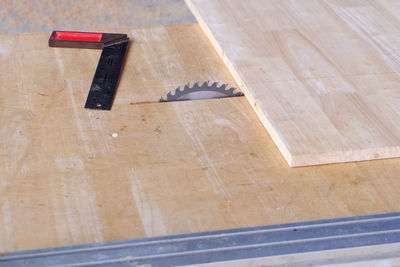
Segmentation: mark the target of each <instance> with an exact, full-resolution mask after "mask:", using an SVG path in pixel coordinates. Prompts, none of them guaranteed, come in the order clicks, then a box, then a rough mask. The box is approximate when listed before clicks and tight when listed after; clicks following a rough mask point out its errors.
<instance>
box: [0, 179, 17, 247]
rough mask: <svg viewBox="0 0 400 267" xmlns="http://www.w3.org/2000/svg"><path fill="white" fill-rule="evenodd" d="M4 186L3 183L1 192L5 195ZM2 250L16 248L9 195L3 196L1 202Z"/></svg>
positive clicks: (0, 234) (0, 229)
mask: <svg viewBox="0 0 400 267" xmlns="http://www.w3.org/2000/svg"><path fill="white" fill-rule="evenodd" d="M3 189H4V186H3V185H1V187H0V193H1V195H2V196H5V193H4V191H5V190H3ZM0 213H1V216H0V236H1V238H0V252H5V251H12V250H14V238H13V234H14V229H13V223H12V217H11V210H10V204H9V202H8V198H7V197H2V202H0Z"/></svg>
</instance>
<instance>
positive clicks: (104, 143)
mask: <svg viewBox="0 0 400 267" xmlns="http://www.w3.org/2000/svg"><path fill="white" fill-rule="evenodd" d="M87 115H88V118H89V122H90V126H91V127H92V130H94V133H95V135H96V141H97V142H96V144H98V145H99V147H100V149H101V152H102V153H108V152H115V151H116V150H115V147H114V146H113V143H112V142H111V139H110V132H108V131H107V130H106V129H105V127H104V125H103V123H102V120H100V119H99V118H98V117H97V115H96V114H95V113H93V112H88V114H87Z"/></svg>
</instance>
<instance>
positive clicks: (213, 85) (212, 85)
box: [209, 82, 218, 90]
mask: <svg viewBox="0 0 400 267" xmlns="http://www.w3.org/2000/svg"><path fill="white" fill-rule="evenodd" d="M209 87H210V88H213V89H214V90H216V89H218V82H213V83H212V84H211V86H209Z"/></svg>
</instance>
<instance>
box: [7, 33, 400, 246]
mask: <svg viewBox="0 0 400 267" xmlns="http://www.w3.org/2000/svg"><path fill="white" fill-rule="evenodd" d="M121 31H122V30H121ZM128 32H129V33H130V35H131V37H133V38H134V39H135V41H134V42H133V43H132V44H131V47H130V49H129V56H128V60H127V62H126V65H125V68H124V74H123V76H122V78H121V82H120V87H119V90H118V93H117V98H116V101H115V103H114V106H113V109H112V111H111V112H108V111H94V110H87V109H84V108H83V105H84V102H85V98H86V96H87V92H88V88H89V87H90V82H91V79H92V77H93V73H94V70H95V67H96V64H97V60H98V57H99V54H100V52H99V51H92V50H74V49H54V48H48V47H47V38H48V35H46V34H27V35H2V36H0V84H1V86H0V92H1V95H2V96H3V97H2V98H0V125H1V127H0V140H1V142H0V251H1V252H9V251H16V250H24V249H36V248H45V247H55V246H66V245H77V244H85V243H92V242H101V241H114V240H124V239H131V238H141V237H151V236H160V235H169V234H182V233H193V232H199V231H209V230H220V229H228V228H237V227H249V226H256V225H268V224H276V223H288V222H296V221H306V220H314V219H327V218H337V217H346V216H356V215H368V214H375V213H386V212H397V211H400V208H399V207H400V205H399V204H400V186H399V184H400V180H399V175H398V174H399V173H400V164H399V163H400V162H399V160H398V159H391V160H380V161H374V162H361V163H349V164H339V165H338V164H336V165H326V166H317V167H306V168H290V167H288V166H287V163H286V162H285V160H284V158H283V157H282V156H281V154H280V153H279V151H278V149H277V148H276V146H275V145H274V143H273V141H272V140H271V138H270V137H269V135H268V133H267V132H266V131H265V129H264V127H263V126H262V124H261V122H260V121H259V120H258V118H257V115H256V114H255V113H254V111H253V110H252V108H251V106H250V105H249V104H248V101H247V100H246V99H245V98H244V97H239V98H231V99H221V100H201V101H185V102H175V103H157V102H154V100H158V98H159V97H160V95H162V94H164V93H166V92H167V91H168V90H171V89H172V88H174V87H175V86H176V85H177V84H178V85H179V84H182V83H183V84H184V83H185V82H189V81H195V80H202V79H210V80H214V79H216V80H220V81H225V82H228V83H231V84H233V85H234V82H233V81H232V77H231V76H230V75H229V72H228V70H227V69H226V68H225V67H224V65H223V63H222V61H221V60H220V59H219V58H218V56H217V54H216V52H215V51H214V49H213V48H212V46H211V44H210V43H209V42H208V40H207V37H206V36H205V35H204V34H203V33H202V31H201V29H200V27H199V26H198V25H181V26H173V27H156V28H142V29H132V30H129V31H128ZM143 102H150V103H143ZM113 136H114V137H113Z"/></svg>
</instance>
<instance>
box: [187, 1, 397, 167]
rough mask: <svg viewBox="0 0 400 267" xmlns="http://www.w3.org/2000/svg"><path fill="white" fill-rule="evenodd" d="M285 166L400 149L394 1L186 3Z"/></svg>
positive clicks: (390, 154) (378, 154) (394, 152)
mask: <svg viewBox="0 0 400 267" xmlns="http://www.w3.org/2000/svg"><path fill="white" fill-rule="evenodd" d="M186 2H187V3H188V5H189V7H190V8H191V10H192V11H193V13H194V14H195V16H196V18H197V19H198V21H199V22H200V24H201V26H202V27H203V29H204V30H205V32H206V34H207V35H208V37H209V38H210V40H211V42H212V43H213V45H214V46H215V48H216V50H217V51H218V53H219V55H220V56H221V57H222V58H223V60H224V61H225V63H226V65H227V66H228V68H229V69H230V71H231V72H232V74H233V76H234V78H235V79H236V81H237V82H238V83H239V85H240V87H241V88H242V89H243V91H244V92H245V94H246V97H247V99H248V100H249V102H250V104H251V105H252V107H253V108H254V109H255V111H256V112H257V114H258V116H259V118H260V119H261V121H262V122H263V125H264V126H265V128H266V129H267V130H268V132H269V134H270V135H271V137H272V139H273V140H274V142H275V144H276V145H277V146H278V148H279V150H280V151H281V153H282V154H283V156H284V157H285V159H286V161H287V162H288V164H289V165H290V166H307V165H315V164H325V163H335V162H349V161H361V160H370V159H380V158H390V157H399V156H400V127H399V125H400V106H399V102H400V76H399V71H400V28H399V27H398V25H399V23H400V21H399V19H398V14H399V13H400V2H399V1H397V0H383V1H364V0H348V1H342V0H322V1H320V0H310V1H302V0H294V1H289V0H283V1H276V0H254V1H246V2H245V1H241V0H186Z"/></svg>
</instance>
